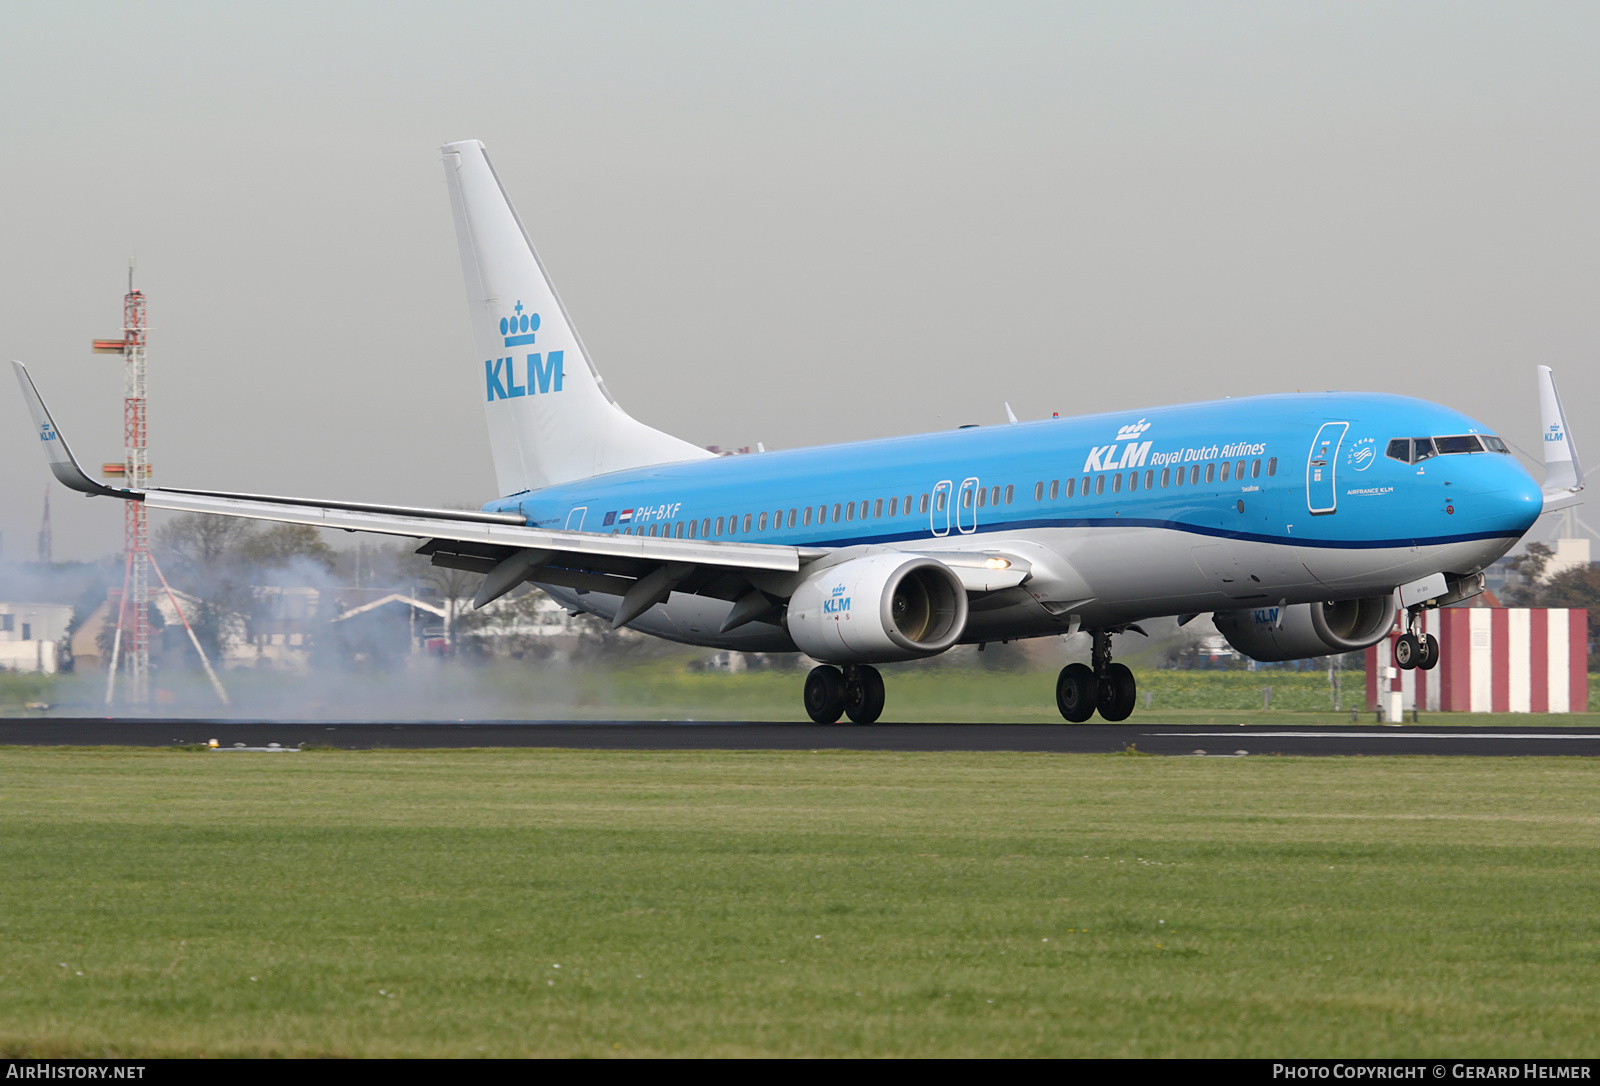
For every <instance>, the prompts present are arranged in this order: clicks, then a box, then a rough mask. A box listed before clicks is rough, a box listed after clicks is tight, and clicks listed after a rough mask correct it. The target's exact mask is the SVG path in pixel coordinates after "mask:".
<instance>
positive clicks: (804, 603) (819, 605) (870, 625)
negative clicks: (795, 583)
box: [784, 554, 967, 664]
mask: <svg viewBox="0 0 1600 1086" xmlns="http://www.w3.org/2000/svg"><path fill="white" fill-rule="evenodd" d="M784 621H785V623H786V625H787V626H788V630H789V636H790V637H791V638H793V639H794V643H795V645H797V646H798V647H799V649H800V651H801V652H803V653H805V654H806V655H807V656H810V657H812V658H813V659H816V660H821V661H822V662H824V663H829V664H872V663H887V662H889V661H893V660H914V659H917V658H918V657H922V656H935V655H937V654H939V653H941V652H943V651H944V650H945V649H947V648H949V647H950V646H951V645H954V644H955V643H956V641H957V639H959V638H960V637H961V631H962V630H963V629H965V628H966V625H967V593H966V589H964V588H963V587H962V586H961V578H960V577H959V576H957V575H956V572H955V571H954V570H952V569H951V568H950V567H949V566H947V565H945V564H944V563H943V562H939V561H936V560H934V559H932V558H927V557H924V556H922V555H914V554H875V555H868V556H867V557H864V558H853V559H851V560H850V561H848V562H841V563H840V564H839V565H836V566H829V567H828V568H827V569H822V570H818V571H817V572H816V573H814V574H812V575H811V576H810V577H808V578H806V580H805V581H803V582H802V583H801V585H800V587H799V588H798V589H796V590H795V593H794V595H793V596H791V597H790V598H789V610H788V615H787V617H786V619H785V620H784Z"/></svg>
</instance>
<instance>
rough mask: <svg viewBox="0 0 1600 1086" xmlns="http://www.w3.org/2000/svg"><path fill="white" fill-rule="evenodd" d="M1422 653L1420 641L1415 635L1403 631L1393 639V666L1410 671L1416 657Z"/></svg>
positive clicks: (1415, 661)
mask: <svg viewBox="0 0 1600 1086" xmlns="http://www.w3.org/2000/svg"><path fill="white" fill-rule="evenodd" d="M1421 655H1422V643H1421V642H1420V641H1418V640H1417V635H1416V634H1412V633H1403V634H1401V635H1400V636H1399V637H1397V638H1395V639H1394V666H1395V667H1397V668H1399V669H1400V670H1402V671H1410V670H1411V669H1412V668H1414V667H1416V666H1417V658H1418V657H1419V656H1421Z"/></svg>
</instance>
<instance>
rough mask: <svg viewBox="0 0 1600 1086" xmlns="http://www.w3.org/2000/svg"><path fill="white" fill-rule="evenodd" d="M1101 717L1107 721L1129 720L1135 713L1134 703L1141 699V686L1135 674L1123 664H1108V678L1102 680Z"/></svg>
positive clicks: (1100, 691) (1100, 692)
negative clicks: (1134, 676)
mask: <svg viewBox="0 0 1600 1086" xmlns="http://www.w3.org/2000/svg"><path fill="white" fill-rule="evenodd" d="M1099 694H1100V716H1101V717H1102V718H1103V719H1105V720H1110V721H1113V722H1115V721H1118V720H1127V719H1128V716H1129V715H1130V714H1131V713H1132V712H1133V703H1134V701H1135V700H1137V698H1138V697H1139V685H1138V683H1136V682H1135V681H1134V678H1133V672H1131V671H1129V670H1128V668H1127V667H1126V665H1123V664H1108V665H1107V666H1106V677H1105V678H1103V679H1101V680H1100V690H1099Z"/></svg>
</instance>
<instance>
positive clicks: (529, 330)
mask: <svg viewBox="0 0 1600 1086" xmlns="http://www.w3.org/2000/svg"><path fill="white" fill-rule="evenodd" d="M515 309H516V313H515V314H514V315H513V316H509V317H501V318H500V334H501V335H502V336H504V337H505V345H506V346H507V347H521V346H525V345H526V344H529V343H533V342H535V341H536V340H537V339H538V331H539V314H537V313H524V312H523V311H522V303H521V302H520V301H519V302H518V303H517V304H516V306H515ZM565 360H566V359H565V352H563V351H550V352H549V353H548V354H543V353H538V354H528V355H524V356H523V357H522V359H521V360H520V361H519V360H518V359H517V357H516V356H515V355H511V356H508V357H506V358H486V359H484V361H483V382H484V385H485V391H486V396H487V399H488V400H489V402H491V403H493V402H494V401H495V400H514V399H516V398H517V397H518V396H533V395H536V394H539V393H548V392H560V391H561V378H562V376H563V375H562V365H563V363H564V362H565ZM519 376H520V377H521V378H522V380H521V382H520V383H519V382H518V380H517V378H518V377H519Z"/></svg>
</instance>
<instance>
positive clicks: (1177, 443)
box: [17, 141, 1583, 723]
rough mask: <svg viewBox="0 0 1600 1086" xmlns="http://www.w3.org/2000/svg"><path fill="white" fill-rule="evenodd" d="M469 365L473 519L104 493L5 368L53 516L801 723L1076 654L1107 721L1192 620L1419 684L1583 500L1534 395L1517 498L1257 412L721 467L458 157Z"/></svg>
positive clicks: (1495, 467) (1078, 684)
mask: <svg viewBox="0 0 1600 1086" xmlns="http://www.w3.org/2000/svg"><path fill="white" fill-rule="evenodd" d="M443 151H444V169H445V176H446V178H447V180H448V183H449V190H450V199H451V207H452V210H453V213H454V217H455V227H456V238H457V241H458V244H459V247H460V252H461V266H462V272H463V274H464V276H465V278H466V285H467V302H468V313H469V315H470V318H471V322H472V332H473V337H474V341H475V348H474V351H473V354H472V355H471V356H470V357H468V358H466V359H465V360H464V361H463V362H462V363H461V364H460V365H459V366H458V367H455V368H453V369H452V371H451V373H452V376H451V377H450V379H451V380H458V381H469V382H471V383H472V384H473V385H475V386H476V387H477V389H478V391H479V393H480V394H481V395H482V396H483V400H484V408H485V411H486V412H487V415H488V424H489V436H490V442H491V447H492V449H493V455H494V467H495V472H496V476H497V481H498V484H499V489H500V492H501V494H502V495H503V496H502V497H500V498H498V499H496V500H495V501H492V502H489V503H488V504H487V505H484V506H483V507H482V510H481V511H479V512H459V511H453V510H442V509H422V508H408V507H394V506H383V505H372V504H363V503H354V502H336V501H317V500H309V499H296V498H279V497H269V496H262V495H251V494H232V493H219V492H212V491H200V490H184V489H173V488H168V487H149V488H144V489H140V490H131V489H121V488H116V487H110V486H105V485H102V484H100V483H97V482H95V481H93V480H92V479H90V478H89V477H88V476H87V475H86V474H85V473H84V472H83V471H82V469H81V468H80V467H79V466H78V464H77V462H76V461H75V460H74V459H73V457H72V454H71V452H70V451H69V450H68V449H67V446H66V444H65V442H64V441H63V439H62V438H61V436H60V433H59V431H58V430H57V428H56V426H55V424H54V422H53V421H52V420H51V418H50V415H49V413H48V412H47V410H46V408H45V406H44V404H43V402H42V401H41V400H40V398H39V396H38V393H37V391H36V390H35V388H34V386H33V383H32V381H31V379H30V378H29V377H28V375H27V371H26V370H25V369H24V368H23V367H22V366H21V364H20V363H18V364H17V371H18V375H19V377H20V379H21V381H22V386H23V390H24V393H25V394H26V396H27V398H28V401H29V405H30V408H31V410H32V412H33V417H34V423H35V425H36V427H37V432H38V433H39V436H40V438H41V440H42V441H43V443H44V447H45V451H46V454H47V456H48V458H49V462H50V466H51V468H52V470H53V471H54V473H55V475H56V477H57V478H58V479H60V480H61V481H62V482H63V483H65V484H66V485H67V486H69V487H72V488H73V489H76V490H80V491H83V492H85V493H89V494H101V495H107V496H110V497H116V498H122V499H126V500H130V501H142V502H145V503H146V505H148V506H150V507H152V508H157V509H172V510H180V511H184V512H198V513H217V514H224V515H231V516H241V517H253V518H259V519H266V520H276V521H287V522H291V523H297V524H312V525H316V526H319V527H327V528H343V529H346V530H351V531H366V532H380V533H386V534H389V535H397V536H410V537H416V538H420V539H422V540H425V542H424V543H423V545H422V547H421V548H420V552H421V553H424V554H427V555H430V556H431V557H432V561H433V562H434V564H436V565H440V566H446V567H451V568H456V569H465V570H471V571H475V572H478V573H481V574H483V575H484V579H483V583H482V586H481V588H480V589H479V590H478V593H477V597H476V599H475V601H474V602H475V604H476V605H477V606H479V607H481V606H483V605H484V604H486V603H488V602H490V601H491V600H494V599H496V598H498V597H499V596H501V595H503V594H505V593H506V592H509V591H510V590H512V589H513V588H515V587H517V586H518V585H520V584H523V583H524V582H530V583H533V584H536V585H538V586H539V587H541V588H542V589H544V590H545V591H546V592H548V593H550V595H552V596H553V597H555V598H556V599H557V600H559V601H560V602H561V603H562V604H563V605H565V606H566V607H568V608H570V609H571V610H573V611H575V612H576V611H583V612H588V613H591V614H594V615H599V616H601V617H602V618H604V619H606V620H608V621H610V622H611V623H612V625H613V626H616V627H621V626H628V627H631V628H634V629H637V630H642V631H645V632H647V633H651V634H655V635H657V636H659V637H664V638H669V639H671V640H674V641H681V642H686V643H689V644H693V645H703V646H708V647H716V648H723V649H735V650H744V651H759V652H802V653H805V654H806V655H807V656H810V657H812V658H813V659H814V660H816V661H817V662H818V666H816V667H815V668H814V669H813V670H812V671H811V672H810V674H809V675H808V676H807V678H806V682H805V689H804V701H805V709H806V712H807V714H808V715H809V716H810V717H811V718H812V719H813V720H816V721H818V722H834V721H837V720H838V719H839V718H840V717H841V716H842V715H846V714H847V715H848V716H849V718H850V719H851V720H853V721H856V722H857V723H870V722H872V721H874V720H876V719H877V718H878V716H879V714H880V713H881V712H882V710H883V706H884V685H883V679H882V677H881V675H880V673H879V672H878V670H877V668H876V666H875V665H878V664H884V663H891V662H895V661H905V660H912V659H917V658H921V657H929V656H934V655H937V654H938V653H942V652H944V651H945V650H947V649H949V648H950V647H951V646H953V645H958V644H970V643H982V642H988V641H1007V640H1013V639H1018V638H1030V637H1044V636H1050V635H1058V634H1070V633H1075V632H1078V631H1084V632H1087V633H1089V634H1091V635H1092V638H1091V641H1092V649H1091V652H1090V660H1089V661H1088V663H1087V664H1085V663H1074V664H1070V665H1068V666H1067V667H1066V668H1064V669H1063V670H1062V671H1061V673H1060V676H1059V678H1058V680H1057V684H1056V700H1057V705H1058V707H1059V709H1060V711H1061V713H1062V715H1063V716H1064V717H1066V719H1068V720H1070V721H1084V720H1087V719H1088V718H1089V717H1090V716H1091V715H1093V714H1094V713H1095V712H1096V711H1098V712H1099V713H1100V715H1101V716H1102V717H1104V718H1105V719H1107V720H1122V719H1125V718H1126V717H1127V716H1128V715H1129V713H1130V712H1131V711H1132V709H1133V706H1134V702H1135V700H1136V691H1135V686H1134V679H1133V675H1132V673H1131V672H1130V671H1129V670H1128V668H1127V667H1126V666H1124V665H1122V664H1119V663H1115V662H1113V661H1112V658H1111V657H1112V649H1111V638H1112V636H1113V635H1115V634H1119V633H1123V632H1127V631H1138V632H1143V631H1140V630H1139V626H1138V623H1140V622H1142V621H1145V620H1148V619H1153V618H1157V617H1162V616H1178V617H1179V620H1180V622H1184V621H1188V619H1190V618H1193V617H1194V616H1196V615H1198V614H1201V613H1205V612H1212V613H1214V616H1215V622H1216V625H1217V627H1218V629H1219V630H1221V631H1222V633H1223V634H1224V635H1225V636H1226V637H1227V639H1228V640H1229V641H1230V642H1231V643H1232V645H1233V646H1234V647H1235V648H1236V649H1238V650H1239V651H1240V652H1242V653H1245V654H1246V655H1249V656H1251V657H1254V658H1255V659H1257V660H1289V659H1298V658H1305V657H1313V656H1322V655H1328V654H1331V653H1342V652H1349V651H1352V650H1355V649H1361V648H1365V647H1366V646H1368V645H1372V644H1375V643H1376V642H1377V641H1379V640H1380V639H1381V638H1383V637H1384V636H1386V635H1387V634H1388V633H1389V631H1390V630H1391V628H1392V627H1393V625H1394V622H1395V620H1396V616H1397V614H1400V615H1402V617H1403V621H1404V623H1405V633H1404V634H1403V635H1402V636H1401V637H1400V639H1399V641H1398V644H1397V652H1396V657H1397V660H1398V662H1399V663H1400V664H1401V666H1403V667H1404V666H1420V667H1424V668H1427V667H1432V666H1433V665H1434V664H1435V663H1436V662H1437V660H1438V653H1439V649H1438V644H1437V642H1436V641H1435V640H1434V639H1433V638H1432V637H1431V636H1429V637H1418V636H1417V635H1416V633H1415V632H1414V630H1415V628H1416V619H1417V616H1418V614H1419V613H1420V612H1421V611H1422V610H1423V609H1425V608H1429V607H1437V606H1440V605H1442V604H1445V603H1449V602H1452V601H1455V600H1460V599H1464V598H1467V597H1469V596H1471V595H1473V594H1474V593H1476V592H1478V591H1480V590H1481V588H1482V584H1483V571H1484V569H1485V568H1486V567H1487V566H1488V565H1489V564H1490V563H1492V562H1493V561H1495V560H1496V559H1497V558H1499V557H1500V556H1501V555H1503V554H1505V553H1506V551H1507V550H1509V549H1510V548H1511V546H1512V545H1513V544H1515V543H1516V541H1517V540H1518V539H1520V538H1521V537H1522V535H1523V534H1524V533H1525V532H1526V531H1527V530H1528V529H1529V528H1530V527H1531V526H1532V525H1533V523H1534V520H1535V519H1536V518H1537V517H1538V516H1539V514H1540V513H1541V512H1544V511H1546V510H1550V509H1554V508H1561V507H1564V506H1566V505H1570V504H1573V503H1575V502H1577V501H1578V500H1579V492H1580V491H1581V490H1582V489H1583V477H1582V472H1581V470H1580V468H1579V466H1578V461H1577V458H1576V456H1575V455H1574V453H1573V449H1572V444H1571V439H1570V437H1569V436H1568V433H1567V426H1566V421H1565V419H1564V418H1563V417H1562V413H1561V406H1560V403H1559V401H1558V399H1557V397H1556V392H1555V384H1554V381H1553V379H1552V377H1551V374H1550V370H1549V369H1548V368H1547V367H1543V366H1541V367H1539V389H1540V396H1541V406H1542V411H1543V423H1544V453H1545V476H1546V478H1545V481H1544V484H1543V486H1542V487H1541V486H1540V484H1538V483H1536V482H1535V481H1534V480H1533V478H1532V477H1531V476H1530V475H1529V474H1528V472H1527V471H1525V470H1524V469H1523V468H1522V466H1521V465H1520V464H1518V463H1517V461H1516V460H1515V459H1514V458H1513V457H1512V456H1510V455H1509V454H1508V450H1507V447H1506V444H1505V443H1504V442H1503V441H1502V440H1501V439H1500V438H1499V437H1497V436H1495V434H1493V433H1492V432H1491V431H1490V430H1489V428H1487V427H1485V426H1483V425H1482V424H1480V423H1478V422H1476V421H1474V420H1473V419H1470V418H1468V417H1466V416H1465V415H1462V414H1460V413H1459V412H1457V411H1453V410H1451V409H1450V408H1447V407H1441V406H1438V405H1437V404H1432V403H1427V402H1424V401H1422V400H1415V399H1408V398H1404V397H1400V396H1392V395H1365V394H1352V393H1325V394H1320V395H1273V396H1254V397H1247V398H1239V399H1228V400H1220V401H1215V402H1211V403H1200V404H1188V405H1183V406H1174V407H1152V408H1148V409H1144V410H1138V411H1123V412H1116V413H1112V414H1102V415H1091V416H1087V417H1082V418H1075V419H1048V420H1042V421H1037V422H1026V423H1012V424H1009V425H1000V426H990V427H973V428H963V429H959V430H955V431H950V432H944V433H932V434H922V435H919V436H914V437H902V438H891V439H884V440H875V441H865V442H859V443H854V444H847V445H834V446H824V447H817V448H803V449H793V450H788V451H781V452H767V453H762V454H757V455H747V456H736V457H718V456H714V455H712V454H711V453H709V452H708V451H706V450H705V449H702V448H698V447H696V446H694V445H691V444H689V443H687V442H685V441H682V440H679V439H678V438H676V437H672V436H670V435H668V434H665V433H662V432H661V431H659V430H655V429H652V428H650V427H648V426H645V425H644V424H642V423H640V422H638V421H637V420H635V419H634V418H632V417H631V416H629V415H628V414H626V413H625V412H624V411H623V410H622V408H621V407H620V406H618V404H617V402H616V401H615V400H614V399H613V398H612V397H611V394H610V392H609V391H608V390H607V389H606V386H605V383H604V382H603V381H602V380H601V378H600V375H599V373H598V371H597V370H596V369H595V367H594V364H593V362H592V361H591V360H590V358H589V355H588V352H587V351H585V350H584V347H583V343H582V341H581V340H579V338H578V336H577V333H576V332H575V330H574V328H573V325H572V321H571V320H570V319H569V317H568V315H567V311H566V309H565V307H564V306H563V305H562V304H561V301H560V299H559V298H558V297H557V295H556V293H555V290H554V288H553V287H552V286H551V284H550V280H549V277H548V276H547V275H546V274H545V271H544V268H543V266H542V265H541V263H540V261H539V258H538V256H537V254H536V253H535V251H534V248H533V245H532V243H531V241H530V240H529V238H528V234H527V232H526V231H525V229H524V228H523V225H522V222H521V220H520V219H519V218H518V217H517V214H516V211H515V210H514V209H513V208H512V206H511V202H510V200H509V199H508V198H507V196H506V193H505V191H504V189H503V188H502V187H501V185H500V181H499V179H498V177H497V176H496V174H495V172H494V169H493V167H492V166H491V165H490V163H489V159H488V156H487V155H486V153H485V152H484V148H483V145H482V144H481V143H478V142H477V141H466V142H462V143H452V144H448V145H446V146H445V147H444V149H443Z"/></svg>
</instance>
